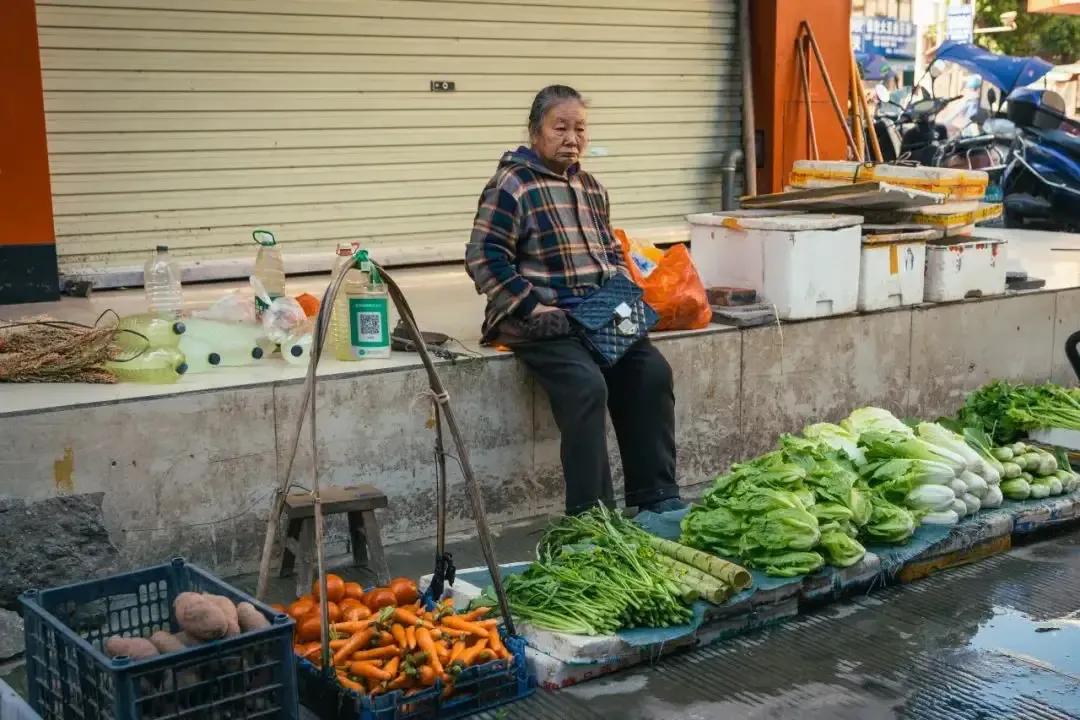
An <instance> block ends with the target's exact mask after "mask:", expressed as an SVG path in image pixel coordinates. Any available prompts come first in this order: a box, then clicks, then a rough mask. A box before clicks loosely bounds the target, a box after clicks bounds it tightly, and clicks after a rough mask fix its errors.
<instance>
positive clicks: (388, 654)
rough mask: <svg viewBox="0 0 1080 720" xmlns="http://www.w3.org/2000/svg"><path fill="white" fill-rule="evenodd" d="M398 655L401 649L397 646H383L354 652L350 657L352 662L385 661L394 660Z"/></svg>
mask: <svg viewBox="0 0 1080 720" xmlns="http://www.w3.org/2000/svg"><path fill="white" fill-rule="evenodd" d="M400 654H401V648H399V647H398V646H397V645H383V646H382V647H377V648H371V649H369V650H361V651H360V652H355V653H353V655H352V660H353V662H355V661H357V660H385V659H386V658H396V657H397V656H398V655H400Z"/></svg>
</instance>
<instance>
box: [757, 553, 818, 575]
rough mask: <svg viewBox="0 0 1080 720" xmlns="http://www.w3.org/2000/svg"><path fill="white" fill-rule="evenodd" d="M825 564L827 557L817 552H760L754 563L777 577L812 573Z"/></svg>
mask: <svg viewBox="0 0 1080 720" xmlns="http://www.w3.org/2000/svg"><path fill="white" fill-rule="evenodd" d="M824 564H825V558H823V557H822V556H821V555H820V554H819V553H816V552H784V553H776V554H764V553H762V554H758V555H756V556H755V557H754V565H755V566H756V567H760V568H762V569H763V570H765V572H766V573H767V574H769V575H775V576H776V577H796V576H797V575H806V574H807V573H812V572H814V571H815V570H817V569H818V568H819V567H821V566H822V565H824Z"/></svg>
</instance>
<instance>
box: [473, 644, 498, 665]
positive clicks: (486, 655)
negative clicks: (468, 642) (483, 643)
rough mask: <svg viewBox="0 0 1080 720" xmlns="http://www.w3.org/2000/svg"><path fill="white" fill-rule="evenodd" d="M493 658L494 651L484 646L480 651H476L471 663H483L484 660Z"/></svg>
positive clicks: (487, 660) (488, 660)
mask: <svg viewBox="0 0 1080 720" xmlns="http://www.w3.org/2000/svg"><path fill="white" fill-rule="evenodd" d="M494 659H495V653H494V652H492V651H491V649H490V648H484V649H483V650H481V651H480V652H478V653H476V657H474V658H473V661H472V664H473V665H483V664H484V663H486V662H491V661H492V660H494Z"/></svg>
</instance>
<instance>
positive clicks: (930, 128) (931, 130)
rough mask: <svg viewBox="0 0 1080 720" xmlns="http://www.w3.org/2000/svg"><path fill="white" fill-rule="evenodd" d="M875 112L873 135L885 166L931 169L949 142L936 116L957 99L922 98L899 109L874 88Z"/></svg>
mask: <svg viewBox="0 0 1080 720" xmlns="http://www.w3.org/2000/svg"><path fill="white" fill-rule="evenodd" d="M876 92H877V96H878V111H877V114H876V115H875V117H874V133H875V134H876V135H877V137H878V145H880V146H881V154H882V159H883V160H884V161H885V162H896V161H907V162H912V163H916V164H919V165H934V164H936V162H937V161H939V160H940V159H941V156H942V153H941V152H940V151H941V148H942V147H943V146H945V145H946V144H947V142H948V131H947V130H946V128H945V126H944V125H942V124H941V123H938V122H936V120H937V115H938V113H939V112H941V110H942V109H944V108H945V107H946V106H947V105H948V104H949V103H951V102H952V101H953V100H956V99H957V98H925V99H923V100H919V101H917V102H915V103H912V104H911V105H910V106H909V107H906V108H904V107H900V106H899V105H897V104H896V103H894V102H893V101H892V100H891V99H890V97H889V93H888V91H887V90H885V88H883V87H881V86H880V85H879V86H878V87H877V88H876Z"/></svg>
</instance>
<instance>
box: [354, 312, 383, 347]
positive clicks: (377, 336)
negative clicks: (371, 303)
mask: <svg viewBox="0 0 1080 720" xmlns="http://www.w3.org/2000/svg"><path fill="white" fill-rule="evenodd" d="M356 322H357V325H358V326H359V327H360V341H361V342H379V341H381V340H382V316H381V315H380V314H379V313H377V312H361V313H357V314H356Z"/></svg>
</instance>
